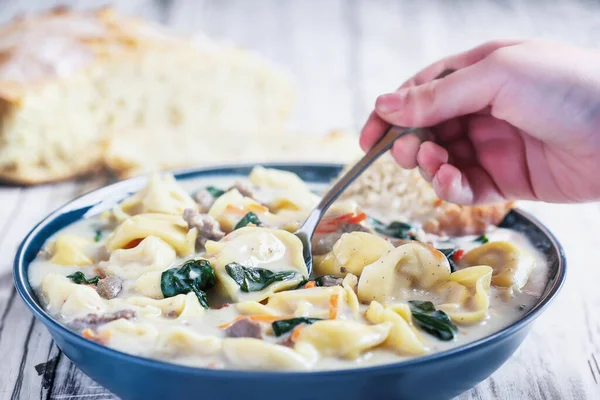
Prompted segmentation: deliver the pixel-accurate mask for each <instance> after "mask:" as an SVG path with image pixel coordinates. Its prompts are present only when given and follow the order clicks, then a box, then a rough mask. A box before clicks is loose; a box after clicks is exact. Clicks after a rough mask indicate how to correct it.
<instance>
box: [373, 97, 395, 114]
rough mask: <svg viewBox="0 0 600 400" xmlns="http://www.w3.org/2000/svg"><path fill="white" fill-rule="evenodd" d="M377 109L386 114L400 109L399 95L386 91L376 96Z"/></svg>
mask: <svg viewBox="0 0 600 400" xmlns="http://www.w3.org/2000/svg"><path fill="white" fill-rule="evenodd" d="M375 108H376V109H377V111H379V112H382V113H384V114H388V113H391V112H394V111H397V110H399V109H400V95H399V94H398V93H388V94H384V95H381V96H379V97H378V98H377V101H376V103H375Z"/></svg>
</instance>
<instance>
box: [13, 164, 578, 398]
mask: <svg viewBox="0 0 600 400" xmlns="http://www.w3.org/2000/svg"><path fill="white" fill-rule="evenodd" d="M264 166H265V167H269V168H277V169H283V170H287V171H291V172H294V173H296V174H297V175H299V176H300V177H301V178H302V179H303V180H305V181H307V182H308V183H311V184H314V185H319V184H321V185H325V184H327V183H328V182H330V181H331V180H332V179H334V178H335V177H336V176H337V175H338V174H339V172H340V171H341V168H342V166H341V165H336V164H290V163H286V164H265V165H264ZM252 167H253V165H241V166H220V167H211V168H196V169H188V170H180V171H174V175H175V178H176V179H177V180H178V181H179V182H181V183H182V184H183V185H184V187H185V186H186V185H185V184H186V183H188V184H189V183H191V182H192V181H193V182H194V183H196V182H200V183H209V182H210V180H217V179H229V178H231V179H234V178H236V177H241V176H247V175H248V173H249V172H250V170H251V169H252ZM145 182H146V179H145V178H144V177H140V178H134V179H130V180H126V181H121V182H118V183H115V184H113V185H109V186H106V187H103V188H101V189H98V190H96V191H93V192H91V193H88V194H85V195H83V196H81V197H79V198H77V199H75V200H73V201H71V202H70V203H68V204H66V205H65V206H63V207H61V208H59V209H58V210H56V211H55V212H53V213H52V214H50V215H49V216H48V217H46V218H45V219H44V220H43V221H41V222H40V223H39V224H38V225H37V226H36V227H35V228H33V230H32V231H31V232H30V233H29V234H28V235H27V237H26V238H25V239H24V240H23V242H22V244H21V246H20V247H19V250H18V252H17V255H16V258H15V263H14V281H15V286H16V288H17V291H18V293H19V295H20V296H21V298H22V299H23V301H24V302H25V304H26V305H27V306H28V307H29V309H30V310H31V311H32V312H33V314H34V315H35V317H36V318H37V319H38V320H40V321H41V322H42V323H43V324H44V325H45V326H46V328H47V329H48V331H49V332H50V334H51V335H52V337H53V339H54V341H55V342H56V344H57V345H58V347H59V348H60V349H61V350H62V351H63V352H64V354H65V355H66V356H67V357H68V358H69V359H70V360H71V361H72V362H73V363H74V364H75V365H77V367H79V368H80V369H81V370H82V371H83V372H84V373H85V374H87V375H88V376H89V377H90V378H92V379H93V380H95V381H96V382H98V383H99V384H101V385H103V386H104V387H106V388H107V389H108V390H110V391H111V392H113V393H114V394H115V395H117V396H119V397H120V398H122V399H145V400H148V399H179V398H182V399H183V398H186V399H188V398H207V399H211V400H220V399H238V398H239V399H246V400H252V399H261V400H265V399H286V400H296V399H298V400H300V399H324V400H325V399H327V400H331V399H337V398H339V399H344V400H352V399H365V398H371V397H372V398H377V399H429V400H431V399H448V398H451V397H453V396H456V395H458V394H460V393H462V392H464V391H466V390H468V389H470V388H472V387H474V386H475V385H477V384H478V383H479V382H481V381H483V380H484V379H486V378H487V377H488V376H490V375H491V374H492V373H493V372H494V371H495V370H496V369H498V368H499V367H500V366H501V365H502V364H503V363H504V362H505V361H506V360H507V359H508V358H509V357H510V356H511V355H512V354H513V353H514V352H515V350H516V349H517V348H518V347H519V345H520V344H521V343H522V341H523V340H524V339H525V337H526V335H527V333H528V331H529V330H530V328H531V326H532V323H533V322H534V320H535V318H537V317H538V316H539V315H540V314H541V313H542V312H543V311H544V310H545V309H546V308H547V307H548V305H549V304H550V302H551V301H552V300H553V299H554V298H555V297H556V295H557V294H558V292H559V290H560V288H561V286H562V284H563V282H564V280H565V276H566V260H565V255H564V252H563V250H562V247H561V245H560V244H559V243H558V241H557V240H556V238H555V237H554V236H553V235H552V234H551V233H550V232H549V231H548V230H547V229H546V228H545V227H544V225H542V224H541V223H540V222H539V221H537V220H536V219H534V218H533V217H531V216H530V215H528V214H527V213H525V212H523V211H521V210H518V209H514V210H512V211H510V212H509V213H508V214H507V215H506V217H505V218H504V220H503V221H502V223H501V224H500V225H501V226H502V227H504V228H508V229H512V230H515V231H518V232H520V233H522V234H524V235H525V236H526V237H527V238H528V239H529V240H530V241H531V243H532V244H533V245H534V246H535V247H536V248H537V249H538V250H539V251H540V252H541V254H543V256H544V257H545V259H546V261H547V263H548V276H547V283H546V286H545V289H544V292H543V294H542V295H541V297H540V298H539V300H538V301H537V303H536V304H535V306H534V307H532V308H531V309H530V310H529V311H528V312H527V313H526V314H525V315H524V316H523V317H522V318H521V319H520V320H518V321H517V322H515V323H513V324H511V325H510V326H508V327H505V328H504V329H501V330H499V331H497V332H496V333H494V334H491V335H489V336H487V337H484V338H482V339H480V340H476V341H474V342H471V343H468V344H465V345H461V346H458V347H455V348H452V349H450V350H446V351H442V352H439V353H433V354H430V355H427V356H423V357H419V358H414V359H410V360H408V361H402V362H398V363H393V364H385V365H379V366H373V367H367V368H356V369H346V370H332V371H315V372H258V371H257V372H252V371H235V370H213V369H206V368H196V367H187V366H181V365H176V364H170V363H167V362H163V361H158V360H152V359H148V358H142V357H138V356H134V355H130V354H126V353H123V352H120V351H117V350H113V349H111V348H108V347H105V346H102V345H100V344H97V343H95V342H92V341H89V340H87V339H84V338H83V337H81V336H80V335H78V334H77V333H75V332H73V331H71V330H69V329H67V328H66V327H64V326H62V325H61V324H60V323H58V322H57V321H55V320H54V319H53V318H52V317H51V316H50V315H49V314H48V313H46V311H45V310H44V307H43V306H42V304H41V302H40V301H39V299H38V298H37V295H36V293H35V291H34V290H33V288H32V287H31V285H30V283H29V279H28V268H29V264H30V263H31V262H32V260H33V259H34V258H35V257H36V255H37V253H38V252H39V251H40V249H41V248H42V246H43V244H44V242H45V241H46V240H47V239H48V237H50V236H51V235H52V234H54V233H55V232H57V231H58V230H60V229H62V228H64V227H65V226H67V225H70V224H72V223H73V222H76V221H78V220H80V219H83V218H90V217H93V216H96V215H98V214H100V213H102V212H103V211H105V210H108V209H111V208H112V207H113V206H114V205H116V204H117V203H118V202H119V201H121V200H123V199H124V198H125V197H127V196H128V195H130V194H131V193H134V192H136V191H138V190H140V189H141V188H142V187H143V186H144V184H145Z"/></svg>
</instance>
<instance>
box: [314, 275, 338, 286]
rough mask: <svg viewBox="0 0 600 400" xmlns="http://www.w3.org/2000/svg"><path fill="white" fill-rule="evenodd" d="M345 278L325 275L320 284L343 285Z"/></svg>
mask: <svg viewBox="0 0 600 400" xmlns="http://www.w3.org/2000/svg"><path fill="white" fill-rule="evenodd" d="M343 281H344V279H342V278H336V277H335V276H329V275H325V276H322V277H321V278H320V285H319V286H325V287H331V286H341V285H342V282H343Z"/></svg>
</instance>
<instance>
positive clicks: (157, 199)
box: [113, 173, 197, 222]
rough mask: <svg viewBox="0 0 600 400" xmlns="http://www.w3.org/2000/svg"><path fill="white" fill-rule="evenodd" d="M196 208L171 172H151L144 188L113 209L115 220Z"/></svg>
mask: <svg viewBox="0 0 600 400" xmlns="http://www.w3.org/2000/svg"><path fill="white" fill-rule="evenodd" d="M190 207H191V208H196V207H197V205H196V203H195V202H194V200H192V197H191V196H190V195H189V194H188V193H186V191H185V190H183V189H182V188H181V187H180V186H179V185H178V184H177V182H176V181H175V178H174V177H173V175H171V174H164V175H158V174H156V173H155V174H153V175H152V176H151V177H150V179H149V181H148V184H147V185H146V187H145V188H144V189H142V190H141V191H139V192H138V193H136V194H134V195H133V196H131V197H129V198H127V199H125V200H124V201H123V202H122V203H121V204H119V205H117V206H116V207H115V208H114V209H113V215H114V217H115V219H116V220H117V221H120V222H122V221H125V220H126V219H127V218H129V217H131V216H133V215H137V214H148V213H156V214H172V215H181V214H182V213H183V210H185V209H186V208H190Z"/></svg>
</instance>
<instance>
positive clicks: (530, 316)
mask: <svg viewBox="0 0 600 400" xmlns="http://www.w3.org/2000/svg"><path fill="white" fill-rule="evenodd" d="M258 165H260V166H263V167H265V168H279V169H288V168H308V169H314V168H324V169H336V170H338V171H339V170H341V169H342V168H343V167H344V165H342V164H338V163H317V162H279V163H277V162H274V163H244V164H221V165H211V166H205V167H193V168H180V169H172V170H167V171H163V172H164V173H172V174H173V175H174V176H175V179H176V180H189V179H194V178H196V179H198V178H202V177H210V176H215V175H218V174H221V175H225V176H235V174H234V173H233V171H239V172H240V175H241V174H242V173H241V171H243V170H248V169H251V168H252V167H255V166H258ZM228 170H229V172H227V171H228ZM146 180H147V175H143V176H137V177H133V178H130V179H126V180H123V181H118V182H115V183H112V184H110V185H106V186H103V187H100V188H98V189H95V190H93V191H90V192H88V193H85V194H82V195H80V196H78V197H76V198H74V199H73V200H71V201H69V202H67V203H66V204H63V205H62V206H60V207H58V208H57V209H56V210H54V211H53V212H51V213H50V214H48V215H47V216H46V217H44V218H43V219H42V220H41V221H40V222H39V223H37V224H36V225H35V226H34V227H33V228H32V229H31V230H30V231H29V233H28V234H27V235H26V236H25V238H24V239H23V240H22V242H21V244H20V245H19V248H18V250H17V253H16V255H15V259H14V263H13V281H14V285H15V287H16V289H17V293H18V294H19V296H20V297H21V299H22V300H23V301H24V302H25V304H26V305H27V307H28V308H29V310H30V311H31V312H32V313H33V314H34V316H35V317H36V318H37V319H38V320H39V321H40V322H42V323H43V324H44V325H45V326H46V328H47V329H48V330H53V331H55V332H59V333H60V335H62V336H64V337H66V339H68V340H69V341H71V342H73V343H74V344H76V345H77V346H83V347H85V348H86V349H88V350H91V351H96V352H100V353H103V355H105V356H107V357H113V358H116V359H119V360H122V361H126V362H132V363H136V364H141V365H143V366H146V367H149V368H155V369H160V370H170V371H171V372H178V373H184V374H203V375H207V376H212V377H215V378H222V377H228V378H252V379H255V378H272V377H280V378H283V377H286V378H288V377H289V378H296V379H300V378H303V377H311V376H312V375H313V374H315V373H318V374H319V376H320V377H321V376H323V377H332V376H347V375H352V374H360V373H365V372H368V373H385V372H390V371H392V370H393V371H394V372H398V371H399V370H402V369H406V368H411V367H417V366H424V365H429V364H431V363H436V362H441V361H442V360H444V359H448V358H451V357H454V356H457V355H461V354H464V353H469V352H472V351H477V350H478V349H480V348H482V347H485V346H487V345H489V344H491V343H492V342H495V341H498V340H501V339H503V338H506V337H509V336H511V335H513V334H515V333H517V332H518V331H520V330H521V329H523V328H525V327H526V326H527V325H529V324H530V323H532V322H533V320H535V319H536V318H537V317H538V316H540V315H541V314H542V313H543V312H544V311H545V310H546V308H547V307H548V305H549V304H550V302H551V301H553V300H554V298H555V297H556V296H557V295H558V293H559V292H560V290H561V288H562V286H563V284H564V282H565V279H566V274H567V261H566V256H565V252H564V249H563V247H562V245H561V244H560V243H559V241H558V240H557V239H556V237H555V236H554V234H552V233H551V232H550V230H548V228H546V226H545V225H544V224H542V223H541V222H540V221H539V220H538V219H537V218H535V217H533V216H532V215H530V214H529V213H527V212H525V211H523V210H521V209H518V208H515V209H513V211H514V212H516V213H517V214H520V215H521V216H522V217H524V218H525V219H526V220H528V221H529V222H530V223H531V224H533V225H535V226H536V227H537V228H538V229H540V230H541V231H542V232H543V233H544V235H545V236H546V237H547V238H548V239H549V240H550V242H551V243H552V246H553V248H554V249H556V251H557V253H558V260H557V261H558V268H557V271H556V275H555V277H554V279H553V281H552V282H551V283H550V282H548V283H547V284H546V287H545V290H544V294H542V297H541V298H540V299H539V300H538V301H537V302H536V303H535V305H534V306H533V308H531V309H530V310H529V311H528V312H527V314H525V315H524V316H523V317H522V318H521V319H519V320H517V321H515V322H514V323H512V324H510V325H508V326H506V327H504V328H503V329H501V330H499V331H497V332H494V333H492V334H490V335H488V336H485V337H483V338H480V339H478V340H475V341H473V342H469V343H465V344H463V345H460V346H456V347H453V348H450V349H447V350H443V351H440V352H436V353H432V354H428V355H425V356H421V357H415V358H411V359H408V360H403V361H399V362H394V363H389V364H381V365H373V366H365V367H358V368H346V369H335V370H313V371H247V370H233V369H232V370H229V369H210V368H203V367H193V366H187V365H181V364H175V363H170V362H168V361H163V360H158V359H152V358H146V357H143V356H138V355H133V354H129V353H125V352H122V351H119V350H116V349H113V348H110V347H107V346H103V345H101V344H98V343H96V342H93V341H90V340H87V339H85V338H83V337H82V336H80V335H78V334H76V333H75V332H73V331H71V330H70V329H68V328H66V327H65V326H63V325H61V324H60V323H59V322H57V321H56V320H55V319H54V318H52V317H51V316H50V315H49V314H48V313H47V312H46V311H45V310H44V309H43V308H42V307H41V306H40V305H39V304H38V302H37V300H36V295H35V293H34V291H33V288H32V287H31V285H30V284H29V282H28V280H27V270H28V267H29V265H28V264H27V268H26V262H25V259H24V257H25V253H26V250H27V249H28V248H29V247H30V246H32V244H33V240H34V239H35V238H36V237H37V236H38V235H39V234H40V232H41V231H42V229H43V228H44V227H46V226H47V225H49V224H50V223H51V222H53V221H54V220H55V219H56V218H57V217H59V216H61V215H63V214H64V213H65V212H66V211H68V210H70V209H78V208H81V207H82V206H84V205H87V206H89V205H90V204H92V199H94V198H97V199H99V200H100V202H101V201H103V200H104V198H105V196H104V194H113V195H115V194H119V195H122V194H123V193H129V191H128V190H131V187H132V186H136V185H139V184H141V183H143V182H145V181H146ZM128 188H129V189H128ZM79 203H82V204H81V205H79ZM95 204H98V203H95ZM78 205H79V206H78ZM76 206H77V207H76ZM80 219H81V218H78V219H77V220H80ZM73 222H74V221H73ZM45 240H47V237H46V238H45ZM548 285H550V287H549V286H548ZM53 340H54V338H53Z"/></svg>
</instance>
